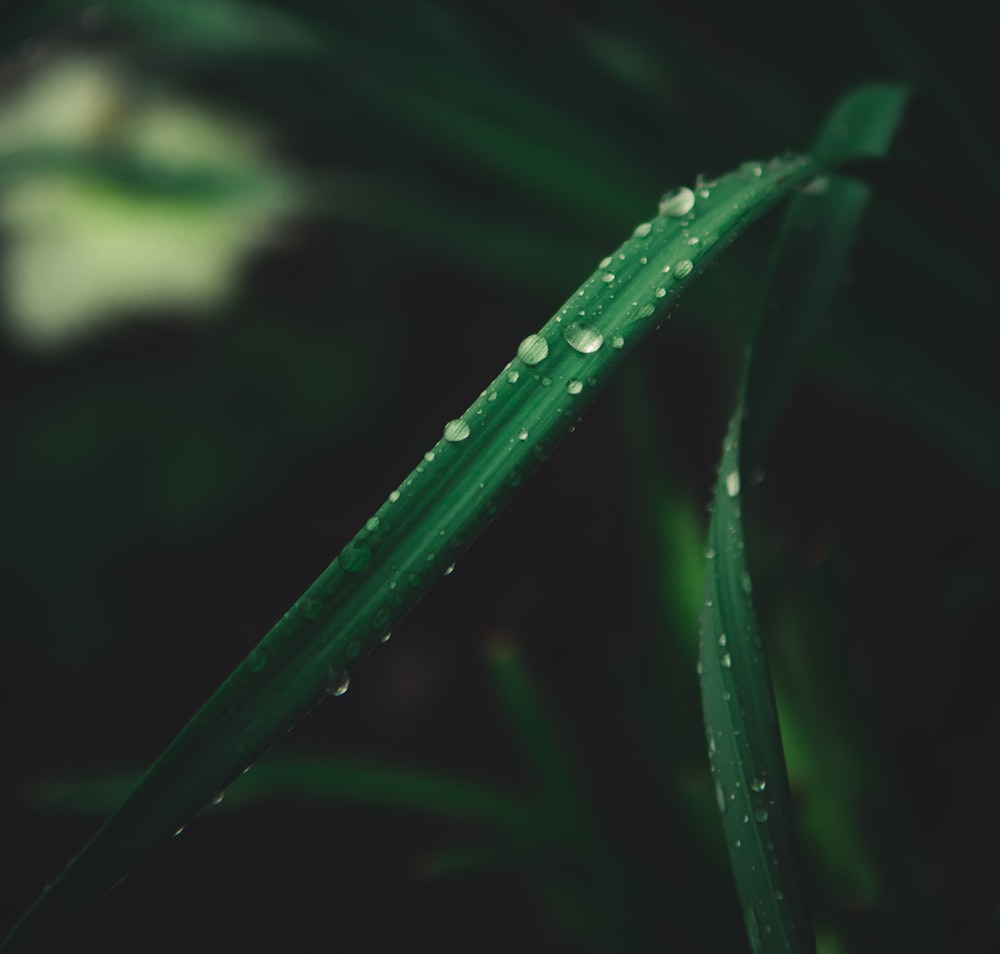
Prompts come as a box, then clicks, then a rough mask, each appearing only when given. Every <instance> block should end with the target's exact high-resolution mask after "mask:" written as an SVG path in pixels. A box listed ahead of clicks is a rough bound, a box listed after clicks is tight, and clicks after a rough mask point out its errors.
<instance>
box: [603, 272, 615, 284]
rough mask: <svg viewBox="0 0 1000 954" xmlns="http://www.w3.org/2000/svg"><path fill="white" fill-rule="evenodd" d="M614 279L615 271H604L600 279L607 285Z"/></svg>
mask: <svg viewBox="0 0 1000 954" xmlns="http://www.w3.org/2000/svg"><path fill="white" fill-rule="evenodd" d="M614 280H615V273H614V272H605V273H604V274H603V275H602V276H601V281H602V282H605V283H606V284H608V285H610V284H611V282H613V281H614Z"/></svg>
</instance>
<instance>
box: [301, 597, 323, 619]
mask: <svg viewBox="0 0 1000 954" xmlns="http://www.w3.org/2000/svg"><path fill="white" fill-rule="evenodd" d="M322 612H323V604H322V603H321V602H320V601H319V600H318V599H316V598H315V597H314V596H307V597H306V598H305V599H304V600H303V601H302V615H303V616H304V617H305V618H306V619H316V617H317V616H319V614H320V613H322Z"/></svg>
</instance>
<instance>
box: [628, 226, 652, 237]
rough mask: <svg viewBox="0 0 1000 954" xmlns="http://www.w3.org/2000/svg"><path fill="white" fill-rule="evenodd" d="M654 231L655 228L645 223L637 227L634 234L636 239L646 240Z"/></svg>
mask: <svg viewBox="0 0 1000 954" xmlns="http://www.w3.org/2000/svg"><path fill="white" fill-rule="evenodd" d="M652 231H653V226H652V225H651V224H650V223H649V222H643V223H642V224H641V225H637V226H636V227H635V231H634V232H633V233H632V234H633V235H634V236H635V237H636V238H645V237H646V236H647V235H649V233H650V232H652Z"/></svg>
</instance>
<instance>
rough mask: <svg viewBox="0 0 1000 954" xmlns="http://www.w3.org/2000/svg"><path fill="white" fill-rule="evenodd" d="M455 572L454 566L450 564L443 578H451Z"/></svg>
mask: <svg viewBox="0 0 1000 954" xmlns="http://www.w3.org/2000/svg"><path fill="white" fill-rule="evenodd" d="M454 572H455V564H454V563H452V564H451V565H450V566H449V567H448V568H447V569H446V570H445V571H444V576H451V575H452V573H454Z"/></svg>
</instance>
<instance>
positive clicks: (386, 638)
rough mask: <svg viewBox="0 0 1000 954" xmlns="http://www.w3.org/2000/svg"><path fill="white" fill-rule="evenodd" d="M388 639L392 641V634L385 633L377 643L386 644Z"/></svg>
mask: <svg viewBox="0 0 1000 954" xmlns="http://www.w3.org/2000/svg"><path fill="white" fill-rule="evenodd" d="M390 639H392V633H386V634H385V635H384V636H383V637H382V638H381V639H380V640H379V642H380V643H387V642H389V640H390Z"/></svg>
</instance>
